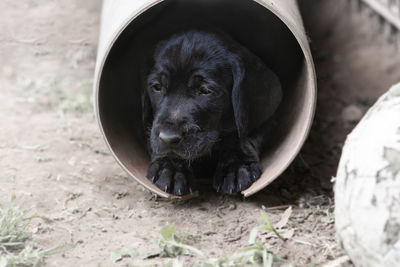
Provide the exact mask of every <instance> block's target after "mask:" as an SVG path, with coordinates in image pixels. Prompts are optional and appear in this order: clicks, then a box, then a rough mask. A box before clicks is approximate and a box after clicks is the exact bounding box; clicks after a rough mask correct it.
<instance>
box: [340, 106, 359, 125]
mask: <svg viewBox="0 0 400 267" xmlns="http://www.w3.org/2000/svg"><path fill="white" fill-rule="evenodd" d="M363 115H364V112H363V111H362V110H361V108H359V107H357V106H355V105H350V106H347V107H346V108H345V109H343V111H342V119H343V121H345V122H358V121H359V120H361V118H362V117H363Z"/></svg>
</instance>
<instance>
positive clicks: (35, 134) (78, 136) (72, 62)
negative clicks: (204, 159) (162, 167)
mask: <svg viewBox="0 0 400 267" xmlns="http://www.w3.org/2000/svg"><path fill="white" fill-rule="evenodd" d="M336 2H338V3H336ZM346 3H347V1H344V0H343V1H342V0H341V1H335V3H332V1H328V0H324V1H312V0H307V1H302V10H303V12H304V14H306V18H307V19H306V21H305V22H306V26H307V30H308V32H309V35H310V39H311V45H312V48H313V53H314V58H315V61H316V66H317V72H318V77H319V80H318V83H319V99H318V108H317V114H316V120H315V124H314V126H313V129H312V132H311V135H310V138H309V139H308V141H307V143H306V145H305V147H304V149H303V150H302V152H301V153H300V156H299V157H298V158H297V159H296V160H295V162H294V163H293V164H292V165H291V166H290V168H289V169H288V170H287V171H286V172H285V174H284V175H282V177H280V178H279V179H278V180H277V181H276V182H274V183H273V184H272V185H270V186H269V187H268V188H266V189H265V190H263V191H262V192H260V193H259V194H257V195H255V196H253V197H250V198H249V199H246V200H242V199H239V198H231V197H225V196H220V195H218V194H216V193H214V192H212V191H210V192H204V193H203V194H202V195H201V196H200V197H199V198H197V199H193V200H190V201H186V202H171V201H166V200H162V199H157V198H155V197H154V196H153V195H151V194H150V193H149V192H147V191H146V190H144V189H143V188H142V187H141V186H139V185H138V184H137V183H136V182H134V181H133V180H132V179H130V178H129V177H128V176H127V175H126V174H125V173H124V172H123V171H122V170H121V169H120V167H119V166H118V165H117V163H116V162H115V160H114V159H113V158H112V156H111V155H110V153H109V152H108V151H107V149H106V146H105V144H104V142H103V140H102V137H101V135H100V132H99V130H98V128H97V124H96V122H95V119H94V116H93V112H92V108H91V103H90V94H91V86H92V76H93V71H94V70H93V69H94V64H95V56H96V42H97V37H98V26H99V14H100V8H101V4H100V1H98V0H88V1H78V0H70V1H55V0H25V1H12V0H2V1H1V2H0V10H2V16H1V17H0V25H2V27H1V28H0V62H1V63H2V64H1V66H0V96H1V97H0V99H1V104H0V122H1V127H0V170H1V173H0V204H1V205H3V204H6V203H7V202H8V201H9V199H10V196H11V194H12V193H15V194H16V197H17V202H18V203H19V204H20V205H21V206H22V207H23V208H25V209H27V210H29V211H30V212H31V213H32V214H39V215H41V216H45V217H46V218H48V220H41V219H37V220H35V221H34V223H33V225H32V226H31V229H32V233H33V237H34V240H35V241H36V242H37V243H38V244H39V246H40V247H43V248H51V247H55V246H58V245H61V244H65V243H72V244H75V245H76V247H75V248H74V249H71V250H69V251H68V252H66V253H64V254H61V255H54V256H51V257H49V258H48V259H47V263H48V265H50V266H110V265H112V263H111V261H110V254H111V252H112V251H116V250H119V249H122V248H128V249H131V248H137V249H138V251H139V252H140V255H141V256H143V257H145V256H147V255H151V254H154V253H156V252H157V251H158V250H159V248H158V245H157V240H158V238H159V230H160V228H161V227H162V226H164V225H166V224H173V225H175V227H176V229H177V232H178V233H180V234H181V235H185V236H191V237H192V238H191V240H192V241H191V242H192V244H193V245H194V246H195V247H197V248H199V249H201V250H203V251H204V252H205V253H206V254H207V256H208V257H212V258H213V257H223V255H224V253H225V252H226V253H231V252H233V251H235V250H236V249H238V248H240V247H244V246H246V245H247V241H248V235H249V232H250V230H251V229H252V228H253V227H254V226H257V225H260V224H262V219H261V216H260V210H262V209H264V210H265V211H266V212H267V214H268V216H269V217H270V219H271V221H272V222H273V223H276V222H277V221H279V219H280V216H281V215H282V213H283V211H284V209H285V208H286V207H287V206H288V205H291V206H293V213H292V215H291V218H290V220H289V222H288V223H287V225H286V227H285V228H286V229H289V230H290V229H293V230H294V235H293V236H292V237H291V238H290V239H289V240H287V241H286V242H282V241H280V240H279V239H278V238H276V237H274V236H271V235H266V234H262V235H260V236H259V238H260V239H261V240H262V242H263V243H264V244H265V245H266V246H267V247H268V248H270V250H271V251H272V252H273V253H274V254H275V255H277V256H279V257H280V258H282V259H283V260H284V261H285V262H287V263H291V264H292V265H293V266H306V264H315V265H317V266H320V265H322V264H323V263H326V262H329V261H332V260H334V259H335V258H337V257H339V256H341V255H343V251H341V250H340V248H338V246H337V245H336V242H335V235H334V228H333V217H332V209H333V205H332V196H333V193H332V189H331V188H332V185H331V183H330V179H331V177H332V176H334V174H335V170H336V167H337V163H338V159H339V156H340V151H341V147H342V145H343V142H344V140H345V136H346V134H347V133H348V132H349V131H350V130H351V129H352V128H353V127H354V125H355V123H356V122H357V120H358V119H359V118H360V115H361V114H362V113H363V112H365V111H366V109H367V108H368V107H369V105H371V104H372V103H373V102H374V101H375V99H376V98H377V97H378V96H379V95H380V94H382V93H383V92H384V91H385V90H387V89H388V87H389V86H390V85H391V84H393V83H395V82H397V81H399V80H400V67H399V64H398V59H399V55H398V51H397V46H396V44H395V43H393V42H392V41H391V39H393V38H392V37H390V36H389V35H387V34H385V33H382V31H383V30H384V29H385V27H382V28H379V23H378V19H375V17H373V16H372V17H371V16H369V14H368V10H363V11H357V10H356V8H354V7H351V6H349V5H347V4H346ZM349 108H350V111H349ZM357 113H360V115H357ZM282 205H283V206H282ZM180 259H181V260H183V261H185V262H187V263H188V262H195V261H196V260H197V259H196V258H194V257H192V256H180ZM166 261H168V259H164V258H157V257H156V258H153V259H141V258H138V259H134V260H133V259H129V258H124V259H123V260H122V261H120V262H118V263H117V265H123V266H124V265H127V264H137V265H139V266H143V265H148V264H159V265H161V263H163V262H166ZM310 266H312V265H310Z"/></svg>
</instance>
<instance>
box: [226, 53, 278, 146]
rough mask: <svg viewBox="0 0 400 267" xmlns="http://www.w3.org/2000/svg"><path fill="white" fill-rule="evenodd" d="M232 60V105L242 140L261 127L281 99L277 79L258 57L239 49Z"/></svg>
mask: <svg viewBox="0 0 400 267" xmlns="http://www.w3.org/2000/svg"><path fill="white" fill-rule="evenodd" d="M237 51H238V52H237V53H235V55H233V56H232V57H231V59H232V60H231V66H232V76H233V85H232V106H233V112H234V117H235V123H236V127H237V130H238V134H239V137H240V138H244V137H246V136H247V135H248V134H249V133H251V131H252V130H255V129H256V128H258V127H260V126H261V124H263V123H264V122H266V121H267V120H268V119H269V118H270V117H271V116H272V115H273V114H274V113H275V111H276V109H277V108H278V106H279V104H280V102H281V100H282V88H281V84H280V82H279V79H278V77H277V76H276V75H275V74H274V73H273V72H272V71H271V70H270V69H269V68H267V67H266V66H265V64H264V63H263V62H262V61H261V59H259V58H258V57H257V56H255V55H254V54H252V53H251V52H250V51H248V50H247V49H245V48H239V49H238V50H237Z"/></svg>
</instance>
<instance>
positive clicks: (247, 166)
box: [213, 160, 262, 195]
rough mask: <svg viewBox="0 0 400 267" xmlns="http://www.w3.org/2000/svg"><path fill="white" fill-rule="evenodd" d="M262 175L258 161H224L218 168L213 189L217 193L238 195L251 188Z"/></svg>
mask: <svg viewBox="0 0 400 267" xmlns="http://www.w3.org/2000/svg"><path fill="white" fill-rule="evenodd" d="M261 173H262V170H261V166H260V164H259V163H258V162H257V161H240V160H233V161H223V162H220V163H219V164H218V166H217V170H216V173H215V176H214V183H213V187H214V189H215V190H217V192H222V193H225V194H229V195H236V194H239V193H240V192H241V191H243V190H245V189H247V188H249V187H250V186H251V185H252V184H253V183H254V182H255V181H256V180H257V179H258V178H260V176H261Z"/></svg>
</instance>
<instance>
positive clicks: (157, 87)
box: [151, 83, 162, 92]
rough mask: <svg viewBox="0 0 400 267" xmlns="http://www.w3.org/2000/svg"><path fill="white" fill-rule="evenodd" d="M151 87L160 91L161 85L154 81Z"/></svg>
mask: <svg viewBox="0 0 400 267" xmlns="http://www.w3.org/2000/svg"><path fill="white" fill-rule="evenodd" d="M151 89H153V91H156V92H160V91H161V89H162V86H161V84H159V83H155V84H153V85H152V86H151Z"/></svg>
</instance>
